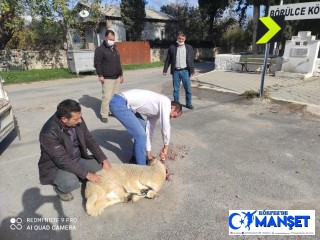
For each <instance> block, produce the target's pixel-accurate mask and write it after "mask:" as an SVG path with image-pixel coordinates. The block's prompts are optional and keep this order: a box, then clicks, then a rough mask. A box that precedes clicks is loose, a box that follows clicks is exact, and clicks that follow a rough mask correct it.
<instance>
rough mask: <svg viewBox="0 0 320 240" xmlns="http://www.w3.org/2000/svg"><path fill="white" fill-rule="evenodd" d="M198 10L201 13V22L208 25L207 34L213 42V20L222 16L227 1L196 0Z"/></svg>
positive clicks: (227, 4)
mask: <svg viewBox="0 0 320 240" xmlns="http://www.w3.org/2000/svg"><path fill="white" fill-rule="evenodd" d="M198 3H199V9H200V11H201V13H202V17H203V20H204V21H206V22H207V24H208V33H209V36H210V37H211V39H212V40H213V41H214V39H216V37H215V36H214V30H215V29H214V20H215V19H216V18H219V17H221V16H222V14H223V11H224V10H225V8H226V7H227V6H229V0H216V1H212V0H198Z"/></svg>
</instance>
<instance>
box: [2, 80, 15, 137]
mask: <svg viewBox="0 0 320 240" xmlns="http://www.w3.org/2000/svg"><path fill="white" fill-rule="evenodd" d="M3 83H4V80H3V79H1V78H0V142H2V140H3V139H4V138H5V137H6V136H8V135H9V133H11V132H12V131H13V130H14V128H15V123H14V116H13V112H12V106H11V103H10V100H9V97H8V94H7V92H6V91H5V90H4V88H3Z"/></svg>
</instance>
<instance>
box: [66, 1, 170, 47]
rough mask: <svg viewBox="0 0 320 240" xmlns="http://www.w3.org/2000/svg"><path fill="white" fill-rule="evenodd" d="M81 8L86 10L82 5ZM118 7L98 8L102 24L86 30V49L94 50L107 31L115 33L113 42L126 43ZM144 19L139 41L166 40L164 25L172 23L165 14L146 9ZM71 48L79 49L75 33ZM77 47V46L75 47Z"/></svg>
mask: <svg viewBox="0 0 320 240" xmlns="http://www.w3.org/2000/svg"><path fill="white" fill-rule="evenodd" d="M79 5H80V6H81V5H82V9H83V8H87V7H86V6H85V5H83V4H82V3H79ZM120 11H121V10H120V7H118V6H112V5H106V6H100V12H101V14H102V15H103V16H104V17H105V20H104V21H103V22H100V24H99V28H98V29H96V30H95V29H87V30H86V43H87V47H89V48H95V47H97V46H99V45H101V43H102V42H103V40H104V34H105V32H106V30H107V29H110V30H112V31H114V32H115V41H116V42H123V41H127V40H128V39H127V31H126V29H125V27H124V24H123V22H122V20H121V14H120ZM145 11H146V18H145V26H144V30H143V31H142V33H141V40H155V39H159V40H164V39H166V33H165V25H166V23H168V22H172V21H174V20H173V18H172V17H171V16H169V15H167V14H165V13H162V12H157V11H155V10H152V9H146V10H145ZM71 37H72V42H73V44H72V45H73V47H74V48H75V49H77V48H79V46H80V41H81V38H80V37H79V36H77V34H76V33H74V34H72V36H71ZM77 45H78V46H77Z"/></svg>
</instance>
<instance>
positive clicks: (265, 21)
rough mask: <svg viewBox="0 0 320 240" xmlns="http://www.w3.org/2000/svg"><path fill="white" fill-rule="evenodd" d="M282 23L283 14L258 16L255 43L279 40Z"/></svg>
mask: <svg viewBox="0 0 320 240" xmlns="http://www.w3.org/2000/svg"><path fill="white" fill-rule="evenodd" d="M283 25H284V16H276V17H261V18H259V22H258V31H257V39H258V41H257V42H256V44H265V43H269V42H280V41H281V35H282V28H283Z"/></svg>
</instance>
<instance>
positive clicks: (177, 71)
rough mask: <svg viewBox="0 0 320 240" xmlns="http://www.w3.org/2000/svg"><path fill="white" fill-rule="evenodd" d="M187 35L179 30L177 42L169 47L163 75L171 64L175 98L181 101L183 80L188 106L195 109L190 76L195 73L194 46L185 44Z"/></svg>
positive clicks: (176, 100)
mask: <svg viewBox="0 0 320 240" xmlns="http://www.w3.org/2000/svg"><path fill="white" fill-rule="evenodd" d="M185 40H186V36H185V35H184V34H183V33H181V32H179V33H178V36H177V42H176V43H174V44H172V45H171V46H170V47H169V49H168V55H167V58H166V61H165V64H164V67H163V75H164V76H166V75H167V71H168V68H169V65H171V74H172V80H173V98H174V101H175V102H179V90H180V81H182V84H183V87H184V90H185V92H186V107H187V108H189V109H194V107H193V106H192V92H191V82H190V76H193V75H194V63H193V48H192V47H191V46H190V45H188V44H185Z"/></svg>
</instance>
